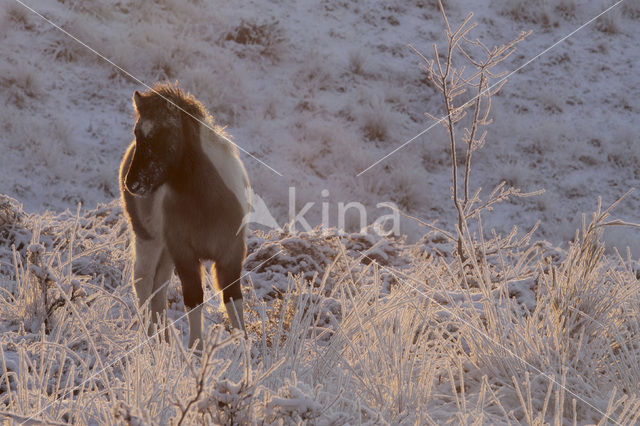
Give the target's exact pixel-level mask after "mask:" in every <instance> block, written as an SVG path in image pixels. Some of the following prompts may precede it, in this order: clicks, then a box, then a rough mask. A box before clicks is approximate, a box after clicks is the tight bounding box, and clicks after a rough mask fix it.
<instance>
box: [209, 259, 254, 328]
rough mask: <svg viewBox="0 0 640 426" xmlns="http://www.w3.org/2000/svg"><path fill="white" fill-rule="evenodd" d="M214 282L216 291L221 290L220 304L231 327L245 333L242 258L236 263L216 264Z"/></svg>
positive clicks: (235, 260) (234, 261)
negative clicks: (221, 303) (241, 276)
mask: <svg viewBox="0 0 640 426" xmlns="http://www.w3.org/2000/svg"><path fill="white" fill-rule="evenodd" d="M215 270H216V278H217V279H216V281H217V285H218V289H219V290H222V302H223V303H224V307H225V309H226V310H227V315H228V316H229V321H231V326H232V327H233V328H235V329H237V330H242V331H244V332H245V333H246V329H245V326H244V314H243V309H242V287H241V285H240V274H241V273H242V258H240V260H239V261H238V260H237V259H234V260H233V261H232V262H228V263H221V262H216V265H215Z"/></svg>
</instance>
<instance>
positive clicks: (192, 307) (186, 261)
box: [174, 256, 204, 351]
mask: <svg viewBox="0 0 640 426" xmlns="http://www.w3.org/2000/svg"><path fill="white" fill-rule="evenodd" d="M174 261H175V264H176V272H177V273H178V276H179V277H180V282H181V283H182V297H183V298H184V305H185V308H186V309H187V319H188V320H189V347H192V346H193V343H194V342H195V341H196V340H198V346H197V348H196V349H197V350H198V351H202V302H203V298H204V293H203V291H202V273H201V271H200V261H199V260H198V259H197V258H196V257H195V256H193V257H188V256H185V257H184V258H182V259H174Z"/></svg>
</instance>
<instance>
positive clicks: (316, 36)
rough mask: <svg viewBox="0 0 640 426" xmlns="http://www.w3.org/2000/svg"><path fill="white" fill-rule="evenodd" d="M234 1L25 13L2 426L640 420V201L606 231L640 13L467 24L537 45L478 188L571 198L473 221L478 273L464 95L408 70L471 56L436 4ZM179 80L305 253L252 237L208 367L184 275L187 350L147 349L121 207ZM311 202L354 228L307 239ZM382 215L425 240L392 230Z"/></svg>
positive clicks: (5, 151) (179, 320)
mask: <svg viewBox="0 0 640 426" xmlns="http://www.w3.org/2000/svg"><path fill="white" fill-rule="evenodd" d="M215 3H217V2H215ZM215 3H214V2H206V1H202V0H200V1H198V0H192V1H180V0H164V1H154V2H145V3H144V4H142V5H141V4H140V3H139V2H133V1H129V0H121V1H116V0H103V1H98V0H91V1H70V0H58V1H53V0H43V1H38V2H36V1H26V2H22V0H21V1H16V0H0V28H1V30H0V34H1V38H2V43H0V53H1V56H0V58H1V59H0V88H1V89H2V90H1V91H0V102H1V103H2V108H1V109H0V127H1V129H2V132H1V136H0V148H1V149H2V155H1V156H0V194H4V195H0V330H1V331H2V333H1V335H0V336H1V337H0V418H7V419H8V422H9V424H11V422H15V423H16V424H24V423H25V422H26V424H38V422H48V424H58V423H63V424H64V423H73V424H102V423H106V424H200V423H204V424H216V423H222V424H231V423H239V424H278V423H284V424H298V423H300V422H302V423H304V422H307V423H308V424H441V423H454V424H459V423H464V424H520V423H524V424H547V423H553V424H593V423H595V424H636V423H637V422H639V421H640V337H639V335H640V284H639V282H638V278H637V277H638V273H639V270H640V267H639V265H638V262H637V261H638V258H639V257H640V229H636V228H633V227H621V226H603V224H604V223H607V222H610V221H612V220H619V221H624V222H634V223H638V222H640V214H639V213H638V212H639V211H640V191H635V192H632V193H631V194H630V195H628V196H627V197H626V198H624V199H623V200H622V201H621V202H620V203H619V204H618V205H616V206H615V209H613V210H612V211H611V215H609V214H608V213H609V212H606V213H604V212H605V210H606V209H607V208H608V206H609V205H611V204H612V203H613V202H614V201H616V200H617V199H618V198H619V197H621V196H622V195H623V194H625V193H626V192H627V191H628V190H630V189H631V188H634V187H635V188H638V187H640V174H639V172H638V170H640V169H639V168H638V166H637V165H638V164H640V140H639V138H638V132H639V131H640V125H639V124H638V123H640V114H639V113H638V112H639V111H640V73H639V72H638V64H639V63H640V49H638V47H637V45H638V42H640V2H639V1H638V0H625V1H622V2H618V3H616V2H615V1H613V0H608V1H605V0H602V1H600V0H597V1H587V2H578V1H575V0H547V1H541V0H533V1H523V0H516V1H508V0H492V1H481V2H480V1H479V2H469V1H463V0H452V1H446V2H445V9H446V10H447V14H448V17H449V20H450V23H451V25H452V26H454V27H455V26H457V25H459V24H460V23H461V22H462V20H463V19H464V18H465V16H467V14H468V13H470V12H474V17H473V21H474V22H476V23H477V24H478V26H477V27H476V28H475V29H474V30H473V31H472V33H471V36H472V37H473V38H478V39H480V40H481V41H482V42H483V43H485V44H487V45H489V46H493V45H500V44H504V43H507V42H509V41H510V40H512V39H514V38H515V37H516V36H517V35H518V34H519V33H520V32H522V31H528V30H532V33H531V34H530V35H529V36H528V37H527V38H525V39H524V40H523V41H521V42H520V43H519V44H518V45H517V51H516V52H515V53H514V54H513V55H511V56H509V57H508V58H507V59H506V60H505V61H503V62H501V63H500V64H499V65H498V67H497V70H498V71H505V72H507V73H511V72H512V71H515V70H517V72H514V73H513V74H511V75H509V77H508V81H507V82H506V84H505V85H504V86H503V87H502V89H501V90H500V92H498V93H497V94H496V95H494V96H493V98H492V109H491V118H492V119H493V122H492V123H491V124H490V125H489V126H488V127H487V130H488V133H487V137H486V140H485V142H484V146H483V147H481V148H480V149H479V150H477V151H475V152H474V155H473V167H472V169H471V176H470V181H471V182H472V187H473V188H474V189H475V188H483V191H482V192H481V196H482V197H483V199H486V198H487V197H488V193H489V192H490V190H491V189H492V188H493V187H495V186H496V185H498V184H499V183H500V182H502V181H505V182H506V185H507V186H513V187H516V188H520V189H521V190H522V191H523V192H530V191H536V190H539V189H544V190H545V191H544V193H542V194H540V195H536V196H532V197H527V198H511V199H510V200H507V201H504V202H502V203H500V204H497V205H494V206H492V207H493V210H492V211H488V210H483V212H482V213H483V214H482V222H481V225H482V226H481V227H480V224H479V223H478V221H477V218H476V217H474V218H473V220H470V230H469V232H468V233H463V236H462V239H461V241H462V243H463V245H464V247H465V250H464V251H465V253H466V255H465V256H462V257H460V256H459V255H458V253H457V251H456V244H455V241H453V240H451V239H449V238H447V236H448V235H455V233H456V228H455V224H456V223H457V219H456V218H457V216H456V211H455V208H454V206H453V203H452V199H451V189H450V188H451V186H452V183H451V161H450V154H451V152H450V149H449V142H448V134H447V132H446V130H445V129H444V127H443V126H440V125H435V126H434V121H433V120H432V119H430V118H428V117H427V116H426V115H425V113H430V114H433V115H435V116H438V117H440V116H442V114H443V111H444V110H443V101H442V96H441V95H440V93H439V92H438V91H437V90H436V88H435V86H434V85H433V84H432V83H431V82H430V81H429V80H428V78H427V74H426V72H425V71H424V69H423V68H422V66H421V65H422V60H421V58H420V57H419V56H418V55H417V54H416V53H415V52H414V51H412V50H411V48H410V47H409V45H411V46H413V47H414V48H415V49H417V50H418V51H419V52H421V53H423V54H424V55H425V56H432V54H433V43H437V44H438V47H439V48H440V49H441V50H442V49H443V48H446V38H445V31H444V28H445V27H444V23H443V20H442V16H441V14H440V13H439V11H438V8H437V2H436V1H432V0H425V1H423V0H407V1H391V2H384V1H365V0H359V1H352V2H351V1H340V0H325V1H315V2H296V1H287V0H272V1H268V2H252V1H249V2H246V1H244V0H242V1H236V2H224V3H223V2H219V3H221V4H215ZM614 5H615V6H614ZM27 6H28V7H30V8H33V9H34V11H35V12H37V13H39V14H41V15H42V16H39V15H38V14H36V13H35V12H34V11H31V10H29V8H28V7H27ZM611 6H614V7H613V8H611V10H609V11H607V12H606V13H605V14H603V15H602V16H600V17H599V18H597V19H595V20H593V21H592V19H593V18H594V17H596V16H598V15H599V14H600V13H601V12H603V11H605V10H606V9H607V8H609V7H611ZM44 18H46V20H45V19H44ZM47 20H49V21H50V22H47ZM52 23H53V24H55V25H58V26H59V27H60V28H62V29H64V31H66V32H68V34H65V33H64V32H63V31H61V29H60V28H56V27H55V26H54V25H52ZM584 24H586V25H584ZM583 25H584V26H583ZM576 30H577V31H576ZM574 31H575V32H574ZM572 33H573V34H572ZM567 36H568V37H567ZM74 37H75V38H76V39H77V40H74ZM80 42H81V43H80ZM82 43H84V45H83V44H82ZM91 49H93V51H92V50H91ZM98 53H99V55H102V57H100V56H99V55H98ZM106 59H108V61H107V60H106ZM116 65H117V66H116ZM132 77H133V78H132ZM162 80H170V81H175V80H177V81H179V82H180V84H181V86H182V87H183V88H184V89H185V90H187V91H189V92H192V93H193V94H194V95H195V96H196V97H197V98H198V99H200V100H201V101H202V102H203V103H204V104H205V105H206V106H207V107H208V108H209V111H210V112H211V113H212V115H213V116H214V117H215V119H216V123H217V124H219V125H221V126H226V131H227V132H228V133H229V134H231V135H232V136H233V139H234V141H235V142H236V143H237V144H238V146H239V147H240V148H241V149H242V154H241V157H242V159H243V161H244V162H245V165H246V168H247V171H248V173H249V178H250V180H251V182H252V187H253V190H254V192H255V194H256V195H257V196H259V197H260V198H261V199H262V200H263V201H264V204H265V206H266V207H267V208H268V211H269V212H270V214H271V215H273V217H274V218H275V220H276V222H277V223H278V224H280V225H281V226H283V227H284V229H285V230H284V231H283V230H273V231H269V230H266V229H264V228H260V227H258V226H255V229H253V231H252V232H251V233H250V236H249V241H248V246H249V251H248V257H247V261H246V262H245V275H244V276H243V292H244V294H245V311H246V315H247V324H248V331H249V338H248V340H244V339H240V338H237V336H236V337H233V336H230V335H229V332H228V321H227V319H226V317H225V315H224V314H223V313H222V311H220V310H219V301H218V297H217V295H216V294H215V292H214V290H213V288H212V285H211V282H210V279H207V285H206V289H205V299H206V300H207V302H206V304H205V328H206V330H207V342H208V344H207V346H206V348H205V354H204V355H203V356H202V357H201V358H198V357H196V356H194V355H193V354H191V353H189V352H188V351H187V350H186V334H187V331H188V330H187V328H188V327H187V322H186V320H185V318H184V317H183V315H184V305H183V303H182V297H181V290H180V284H179V280H178V279H177V278H176V277H175V276H174V277H173V278H172V282H171V287H170V290H169V300H170V306H169V311H168V317H169V319H170V320H171V321H172V322H173V325H171V326H170V327H169V329H170V335H171V336H172V337H171V339H170V342H169V343H166V342H162V341H157V339H154V340H152V341H148V340H147V339H146V334H145V332H144V330H145V329H146V326H145V325H144V324H141V322H144V321H145V319H144V318H143V317H142V316H141V313H139V312H138V311H137V309H136V306H137V301H136V299H135V295H134V294H133V291H132V288H131V285H130V283H131V276H132V267H133V265H132V261H131V254H130V247H129V241H130V240H129V232H128V230H127V227H126V223H125V221H124V219H123V217H122V209H121V206H120V202H119V200H118V184H117V177H116V176H117V169H118V166H119V163H120V159H121V157H122V154H123V153H124V151H125V149H126V147H127V146H128V144H129V143H130V142H131V140H132V138H133V135H132V129H133V124H134V120H135V117H134V113H133V108H132V105H131V96H132V94H133V91H134V90H144V89H145V86H144V85H145V84H146V85H153V83H155V82H156V81H162ZM425 129H429V130H427V131H426V132H425ZM416 135H420V136H418V137H417V138H415V139H413V140H412V141H411V142H409V143H406V142H407V141H409V140H411V139H412V138H414V137H415V136H416ZM403 145H404V146H403ZM400 147H401V148H400ZM397 148H400V149H398V150H397V151H396V152H394V150H396V149H397ZM392 152H393V153H392ZM461 152H462V151H461ZM388 154H391V155H388ZM639 189H640V188H639ZM292 192H295V201H294V202H293V205H292V202H291V197H292V195H291V194H292ZM599 197H601V199H602V207H601V208H600V207H599V205H598V199H599ZM308 203H313V204H312V205H311V207H309V209H308V210H307V213H305V215H304V219H305V220H306V221H308V222H309V224H310V225H311V226H312V227H317V226H319V225H322V224H323V223H324V224H327V225H328V226H329V229H325V230H324V231H325V232H322V230H321V229H319V228H316V229H315V230H312V231H308V232H297V233H293V232H289V231H287V227H286V226H284V225H285V224H286V223H287V222H288V221H289V220H290V219H291V211H292V210H293V211H294V212H296V213H297V212H300V211H301V210H303V209H304V208H305V206H308V205H309V204H308ZM339 203H360V204H362V205H363V206H364V207H365V209H366V212H367V220H366V221H365V223H361V222H360V221H359V220H358V219H359V217H358V215H357V214H355V211H354V210H352V211H351V214H349V215H347V216H346V218H345V221H344V223H343V222H342V221H341V218H340V217H339V216H340V215H339V214H338V213H339V205H340V204H339ZM379 203H393V204H394V205H396V206H397V208H398V209H399V210H400V211H402V212H403V215H402V216H401V220H400V225H399V229H400V234H401V235H392V236H388V237H382V236H379V235H377V234H376V232H374V227H373V222H374V220H375V219H376V218H377V217H379V216H381V215H384V214H388V213H389V211H390V210H389V209H388V208H385V207H381V206H379ZM593 212H597V214H595V215H592V213H593ZM294 215H295V214H294ZM409 216H411V217H409ZM412 217H413V218H412ZM435 221H437V222H435ZM538 222H539V226H538V227H537V228H536V227H535V225H536V223H538ZM424 223H436V226H437V229H436V228H434V227H428V226H422V225H423V224H424ZM342 225H344V226H342ZM300 227H301V223H298V229H300ZM338 227H339V228H340V229H338ZM361 227H364V229H363V230H362V231H363V232H359V231H361ZM514 227H515V228H514ZM530 229H533V232H532V233H531V234H529V233H528V231H529V230H530ZM440 230H441V231H442V232H441V231H440ZM492 230H495V232H493V231H492Z"/></svg>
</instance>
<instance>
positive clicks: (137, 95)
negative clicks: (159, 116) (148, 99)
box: [133, 90, 142, 109]
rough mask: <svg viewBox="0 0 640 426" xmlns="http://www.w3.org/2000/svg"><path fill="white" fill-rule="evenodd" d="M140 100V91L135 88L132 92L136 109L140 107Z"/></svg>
mask: <svg viewBox="0 0 640 426" xmlns="http://www.w3.org/2000/svg"><path fill="white" fill-rule="evenodd" d="M141 100H142V95H141V94H140V92H138V91H137V90H136V91H135V92H133V104H134V105H135V107H136V109H138V108H139V107H140V101H141Z"/></svg>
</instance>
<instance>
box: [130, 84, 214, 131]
mask: <svg viewBox="0 0 640 426" xmlns="http://www.w3.org/2000/svg"><path fill="white" fill-rule="evenodd" d="M142 95H143V96H144V97H146V98H147V99H149V100H153V101H156V100H157V101H158V102H163V101H165V100H168V101H170V102H171V103H172V104H174V105H176V106H178V107H179V108H180V109H181V110H184V111H186V112H187V113H188V114H189V115H192V116H193V117H195V118H197V119H200V120H203V121H207V122H209V123H211V124H213V117H211V115H210V114H209V112H208V111H207V109H206V108H205V107H204V105H202V103H201V102H200V101H199V100H197V99H196V98H195V96H193V95H192V94H191V93H188V92H185V91H183V90H182V89H181V88H180V87H179V86H178V84H177V83H176V84H172V83H158V84H156V85H155V86H153V88H152V89H151V90H147V91H146V92H144V93H143V94H142Z"/></svg>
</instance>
